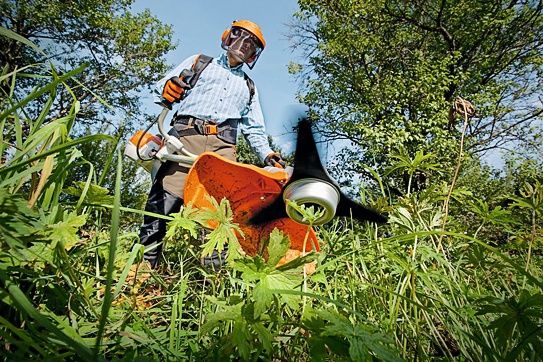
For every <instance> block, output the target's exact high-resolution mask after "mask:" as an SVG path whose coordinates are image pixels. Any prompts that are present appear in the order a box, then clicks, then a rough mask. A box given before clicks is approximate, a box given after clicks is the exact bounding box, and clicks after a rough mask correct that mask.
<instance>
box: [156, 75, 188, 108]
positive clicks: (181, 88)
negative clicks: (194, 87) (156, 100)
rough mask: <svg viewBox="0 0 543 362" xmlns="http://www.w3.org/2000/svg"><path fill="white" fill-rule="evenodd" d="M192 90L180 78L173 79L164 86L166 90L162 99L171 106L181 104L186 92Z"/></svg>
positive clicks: (163, 91)
mask: <svg viewBox="0 0 543 362" xmlns="http://www.w3.org/2000/svg"><path fill="white" fill-rule="evenodd" d="M187 89H190V85H188V84H187V83H185V82H184V81H183V80H182V79H181V78H179V77H171V78H170V79H168V80H167V81H166V84H164V89H163V90H162V98H164V100H166V101H167V102H168V103H169V104H172V103H174V102H179V101H180V100H181V99H183V96H184V94H185V90H187Z"/></svg>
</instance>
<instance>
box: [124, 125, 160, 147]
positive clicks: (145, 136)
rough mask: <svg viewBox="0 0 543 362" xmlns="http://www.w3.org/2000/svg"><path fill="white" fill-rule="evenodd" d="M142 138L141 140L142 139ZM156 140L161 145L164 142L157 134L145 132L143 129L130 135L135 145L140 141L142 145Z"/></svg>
mask: <svg viewBox="0 0 543 362" xmlns="http://www.w3.org/2000/svg"><path fill="white" fill-rule="evenodd" d="M140 138H141V141H140ZM151 141H154V142H156V144H158V145H160V144H161V143H162V140H161V139H160V138H158V137H157V136H155V135H153V134H152V133H149V132H145V131H143V130H141V129H140V130H138V131H136V133H135V134H134V135H133V136H132V137H130V142H131V143H132V144H134V145H136V146H137V145H138V142H139V144H140V147H143V146H145V145H146V144H147V143H149V142H151Z"/></svg>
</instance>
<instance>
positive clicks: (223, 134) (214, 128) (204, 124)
mask: <svg viewBox="0 0 543 362" xmlns="http://www.w3.org/2000/svg"><path fill="white" fill-rule="evenodd" d="M175 124H183V125H187V126H189V128H185V129H181V130H176V133H177V137H184V136H192V135H197V134H199V135H205V136H210V135H216V136H217V137H218V138H219V139H221V140H223V141H224V142H226V143H230V144H236V137H237V128H238V120H237V119H234V118H231V119H228V120H226V121H225V122H223V123H221V124H219V125H218V124H216V123H215V122H212V121H206V120H203V119H199V118H195V117H191V116H178V117H176V118H175V120H174V122H173V125H174V127H175Z"/></svg>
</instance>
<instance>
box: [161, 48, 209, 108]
mask: <svg viewBox="0 0 543 362" xmlns="http://www.w3.org/2000/svg"><path fill="white" fill-rule="evenodd" d="M197 56H198V54H195V55H193V56H191V57H188V58H187V59H185V60H183V61H182V62H181V64H179V65H178V66H177V67H175V68H174V69H172V70H171V71H170V72H169V73H168V74H166V75H165V76H164V78H162V79H161V80H159V81H158V82H157V83H156V84H155V88H154V91H153V102H155V103H156V104H160V103H161V102H162V90H163V89H164V85H165V84H166V82H167V81H168V79H170V78H171V77H178V76H179V74H181V72H182V71H183V69H191V68H192V64H194V60H195V59H196V57H197ZM189 92H190V91H189ZM187 94H188V92H187Z"/></svg>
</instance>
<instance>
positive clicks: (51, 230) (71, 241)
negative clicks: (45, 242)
mask: <svg viewBox="0 0 543 362" xmlns="http://www.w3.org/2000/svg"><path fill="white" fill-rule="evenodd" d="M86 222H87V215H85V214H83V215H77V214H74V213H68V214H66V215H65V216H64V220H63V221H60V222H58V223H56V224H53V225H50V226H49V227H48V228H47V229H46V230H45V233H46V235H47V237H48V238H49V239H50V240H51V242H52V244H51V247H53V248H54V247H55V245H56V244H57V243H59V244H60V245H61V247H63V248H64V249H66V250H70V249H71V248H73V247H74V246H75V245H76V244H77V242H78V241H79V236H78V235H77V232H78V231H79V228H80V227H81V226H83V225H85V223H86Z"/></svg>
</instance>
